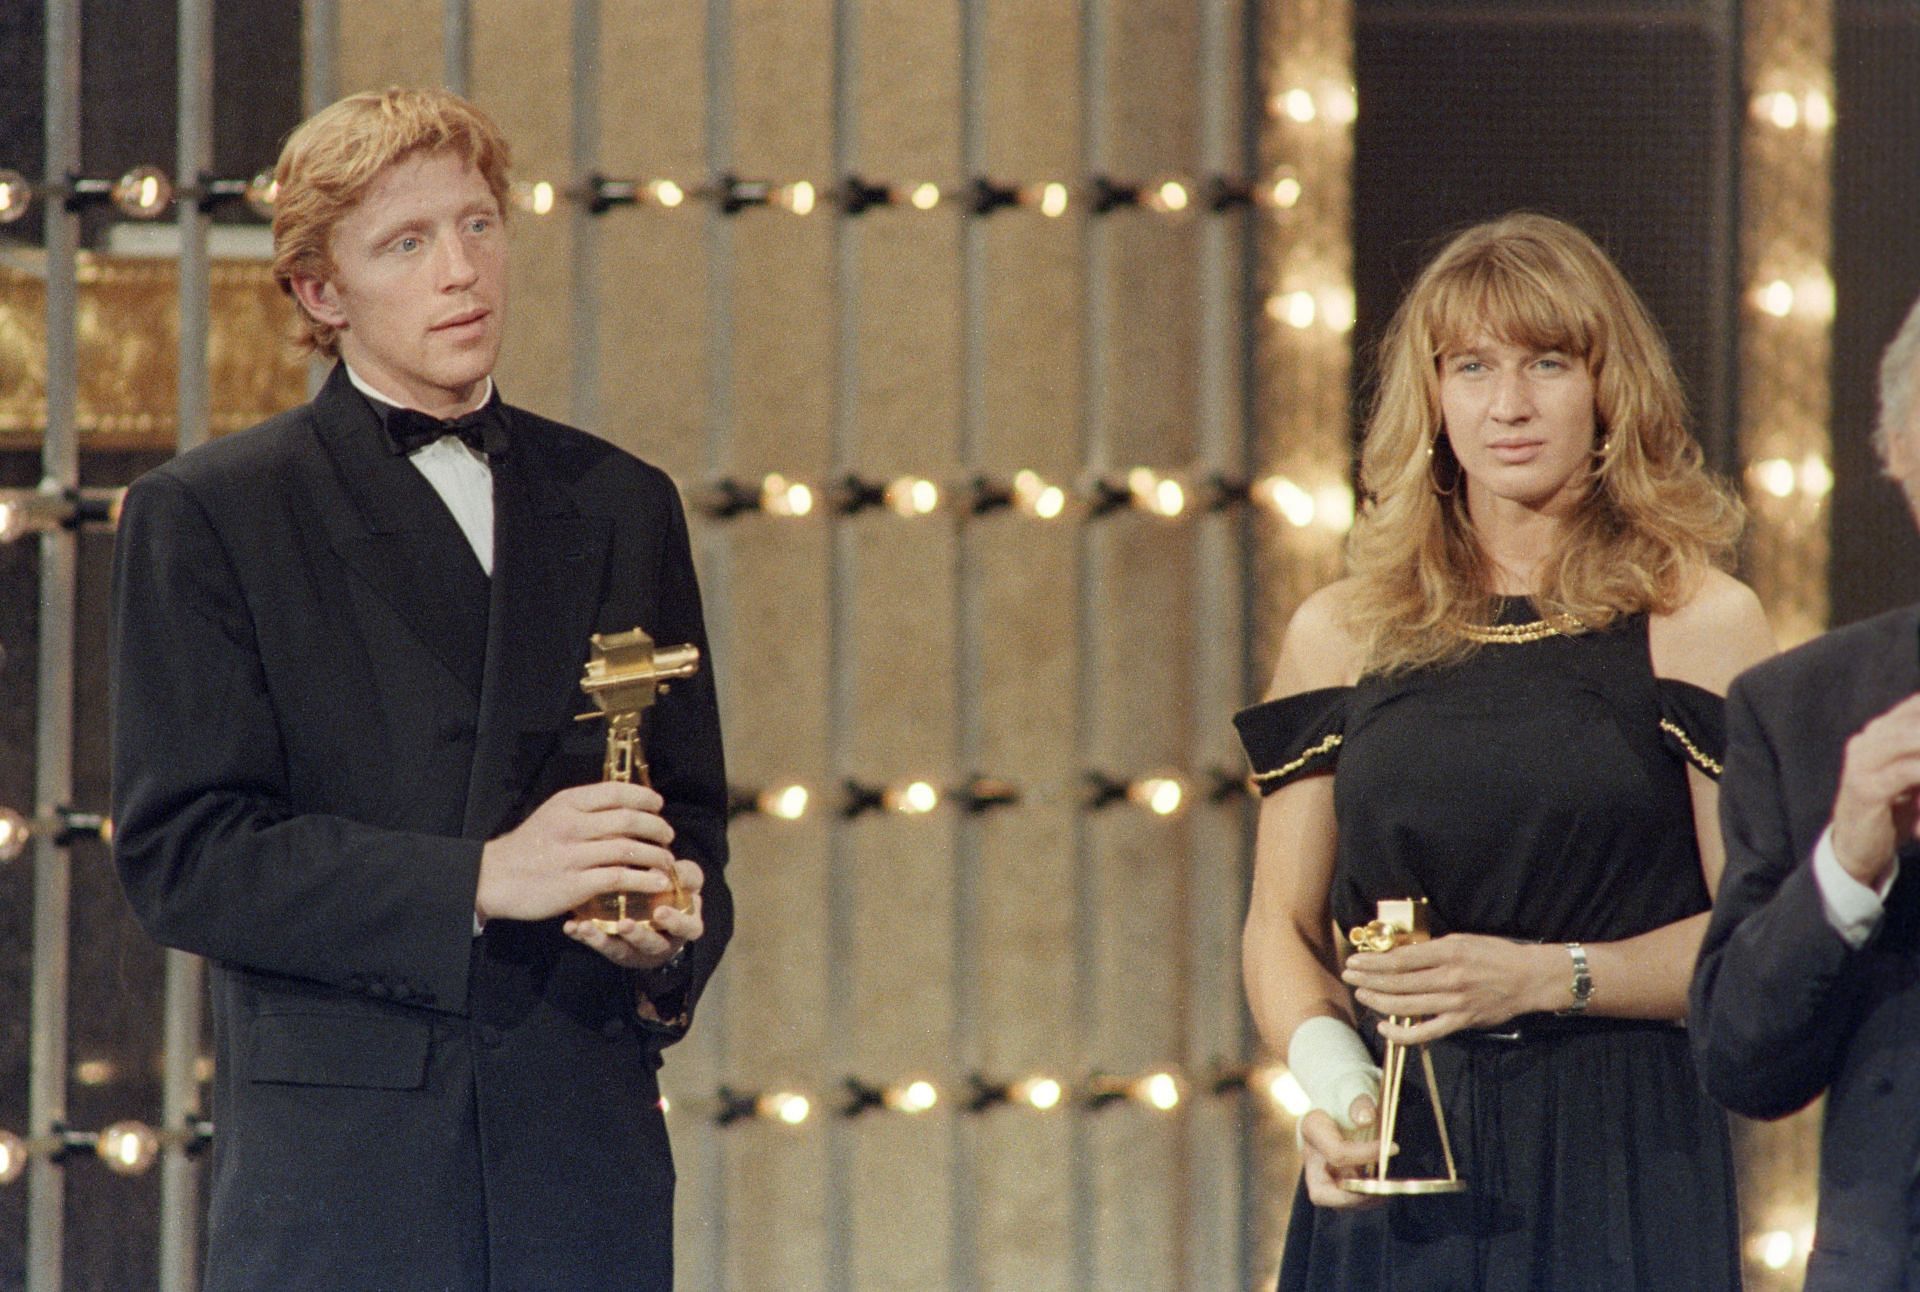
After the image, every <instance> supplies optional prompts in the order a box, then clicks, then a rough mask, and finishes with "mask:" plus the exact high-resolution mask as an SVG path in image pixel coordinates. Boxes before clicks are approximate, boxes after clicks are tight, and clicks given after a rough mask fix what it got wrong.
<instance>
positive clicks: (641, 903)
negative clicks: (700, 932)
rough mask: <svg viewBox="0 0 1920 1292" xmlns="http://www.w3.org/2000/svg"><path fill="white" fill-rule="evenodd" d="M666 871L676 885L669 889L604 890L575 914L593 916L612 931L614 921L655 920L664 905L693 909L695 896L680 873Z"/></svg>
mask: <svg viewBox="0 0 1920 1292" xmlns="http://www.w3.org/2000/svg"><path fill="white" fill-rule="evenodd" d="M662 873H663V874H665V875H666V876H667V878H668V879H669V880H670V881H671V882H672V884H673V887H671V888H669V889H668V890H667V891H666V892H664V893H602V894H600V896H598V897H595V898H593V899H591V900H590V901H588V902H587V903H586V904H585V905H584V906H582V907H580V908H579V909H578V910H576V911H574V913H573V918H575V919H576V920H589V921H591V922H592V923H593V924H595V925H597V926H598V927H599V929H600V931H601V932H602V933H611V932H613V928H614V925H616V924H618V923H619V922H620V921H621V920H632V921H633V922H634V923H636V924H650V923H652V922H653V913H654V912H655V911H657V910H659V909H660V908H661V907H663V906H671V907H673V908H674V909H676V910H681V911H692V910H693V898H692V897H690V896H688V894H687V890H686V886H685V885H683V884H682V883H681V882H680V876H679V875H678V874H676V873H675V872H673V871H671V870H666V871H663V872H662Z"/></svg>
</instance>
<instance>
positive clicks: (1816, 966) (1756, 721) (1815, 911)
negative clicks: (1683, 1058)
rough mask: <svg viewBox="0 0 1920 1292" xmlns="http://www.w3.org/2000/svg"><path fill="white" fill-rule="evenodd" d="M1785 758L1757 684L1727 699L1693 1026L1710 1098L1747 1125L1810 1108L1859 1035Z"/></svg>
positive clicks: (1847, 969)
mask: <svg viewBox="0 0 1920 1292" xmlns="http://www.w3.org/2000/svg"><path fill="white" fill-rule="evenodd" d="M1789 789H1790V787H1789V786H1788V785H1787V784H1786V777H1785V776H1784V775H1783V772H1782V767H1781V762H1780V758H1779V753H1778V750H1777V748H1776V746H1775V744H1774V742H1773V740H1772V739H1771V738H1770V734H1769V732H1768V731H1767V729H1766V726H1765V723H1764V721H1763V719H1762V716H1761V714H1760V712H1759V711H1757V710H1756V709H1755V706H1754V703H1753V696H1752V693H1751V689H1750V687H1749V685H1748V679H1746V678H1742V679H1741V680H1739V681H1737V682H1736V683H1735V684H1734V686H1733V689H1732V690H1731V691H1730V692H1729V693H1728V696H1727V758H1726V772H1725V774H1724V775H1723V776H1722V777H1721V781H1720V824H1721V833H1722V835H1723V836H1724V838H1725V840H1726V849H1727V864H1726V871H1725V873H1724V875H1723V876H1722V878H1721V881H1720V892H1719V896H1718V897H1717V898H1716V899H1715V903H1714V909H1713V917H1712V919H1711V921H1710V922H1709V924H1708V926H1707V934H1706V938H1705V940H1704V941H1703V942H1702V944H1701V948H1700V962H1699V965H1698V967H1697V968H1696V970H1695V972H1694V978H1693V989H1692V1001H1691V1010H1690V1014H1689V1019H1688V1027H1689V1029H1690V1031H1691V1033H1692V1038H1693V1049H1694V1056H1695V1059H1696V1061H1697V1062H1698V1065H1699V1068H1700V1075H1701V1078H1702V1080H1703V1081H1704V1082H1705V1083H1706V1087H1707V1090H1708V1091H1709V1092H1710V1093H1711V1094H1712V1095H1713V1097H1714V1098H1715V1099H1717V1100H1719V1101H1720V1102H1721V1103H1722V1104H1724V1105H1726V1106H1727V1107H1728V1108H1731V1109H1732V1110H1733V1111H1735V1112H1738V1113H1742V1114H1745V1115H1746V1116H1749V1117H1781V1116H1785V1115H1786V1114H1787V1113H1790V1112H1794V1111H1795V1110H1797V1109H1799V1108H1802V1107H1804V1106H1805V1105H1806V1104H1807V1103H1809V1102H1810V1101H1811V1100H1813V1099H1814V1098H1815V1097H1816V1096H1818V1095H1819V1094H1820V1093H1821V1092H1822V1091H1823V1090H1825V1089H1826V1088H1827V1086H1828V1085H1829V1084H1830V1082H1831V1081H1832V1079H1833V1075H1834V1073H1835V1071H1836V1069H1837V1067H1838V1064H1839V1060H1840V1058H1841V1053H1842V1050H1843V1047H1844V1046H1845V1043H1846V1040H1847V1038H1848V1036H1849V1035H1851V1033H1852V1030H1853V1023H1854V1017H1855V1014H1856V1012H1857V1009H1856V1000H1857V996H1858V992H1857V984H1858V977H1859V975H1858V972H1857V965H1858V959H1859V954H1858V953H1857V952H1855V951H1854V950H1853V949H1852V948H1850V947H1849V946H1848V945H1847V943H1846V942H1845V940H1843V939H1842V938H1841V936H1840V935H1839V934H1838V933H1837V932H1835V931H1834V929H1833V926H1832V925H1830V924H1829V923H1828V922H1827V918H1826V911H1825V908H1824V906H1823V904H1822V902H1821V899H1820V890H1819V887H1818V885H1817V884H1816V882H1815V880H1814V877H1813V866H1812V861H1811V856H1810V852H1811V845H1810V844H1809V845H1808V848H1807V851H1808V853H1809V855H1807V856H1802V855H1801V851H1802V850H1801V848H1799V847H1798V846H1796V844H1795V842H1794V840H1793V838H1792V833H1791V830H1790V828H1789V825H1788V816H1787V803H1788V799H1787V797H1786V796H1787V794H1788V792H1789Z"/></svg>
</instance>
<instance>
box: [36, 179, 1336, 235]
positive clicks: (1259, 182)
mask: <svg viewBox="0 0 1920 1292" xmlns="http://www.w3.org/2000/svg"><path fill="white" fill-rule="evenodd" d="M1304 195H1305V190H1304V188H1303V187H1302V184H1301V180H1300V177H1299V175H1298V174H1297V173H1295V172H1294V171H1293V170H1292V168H1290V167H1281V168H1279V169H1278V170H1277V171H1276V172H1275V173H1274V174H1272V175H1269V176H1265V177H1262V178H1249V177H1246V176H1234V175H1207V176H1197V177H1196V176H1186V175H1160V176H1155V177H1151V178H1148V179H1128V178H1121V177H1116V176H1111V175H1093V176H1089V177H1087V178H1086V179H1084V180H1077V181H1069V180H1058V179H1055V180H1033V181H1020V180H1006V179H998V178H994V177H990V176H984V175H983V176H975V177H973V178H971V179H968V180H965V181H963V182H961V183H958V184H939V183H935V182H933V181H931V180H917V181H908V182H897V181H887V180H878V179H871V178H867V177H863V176H860V175H847V176H844V177H842V178H840V179H837V180H833V181H829V182H827V183H822V184H816V183H814V182H813V181H812V180H806V179H793V180H774V179H752V178H745V177H742V176H739V175H732V174H722V175H715V176H711V177H709V178H706V179H701V180H690V181H687V182H685V183H682V182H681V181H679V180H674V179H667V178H622V177H618V176H610V175H589V176H587V177H586V178H584V179H581V180H578V181H574V182H564V181H563V182H560V183H555V182H553V181H551V180H518V181H515V182H514V183H513V185H512V187H511V190H510V193H509V197H510V200H511V201H512V203H513V205H514V206H515V208H517V209H518V210H521V211H524V212H526V213H528V214H530V215H533V216H536V217H538V216H544V215H550V214H552V213H553V212H554V211H556V210H558V209H559V208H560V206H561V205H562V204H563V203H569V202H570V203H576V204H578V205H581V206H583V207H585V208H586V210H587V211H588V212H589V213H591V214H593V215H605V214H607V213H608V212H611V211H615V210H620V209H622V208H626V207H650V208H654V209H657V210H663V211H673V210H677V209H680V208H682V207H687V206H695V205H699V204H702V203H705V204H709V205H711V206H713V207H714V208H715V209H717V210H718V211H720V212H721V213H722V214H723V215H738V214H740V213H741V212H743V211H749V210H754V209H757V208H766V209H770V210H776V211H783V212H786V213H787V214H789V215H795V216H807V215H813V214H815V213H819V212H835V213H838V214H841V215H846V216H860V215H865V214H867V213H868V212H870V211H879V210H902V211H923V212H924V211H934V210H943V209H958V210H960V211H961V212H963V213H965V214H968V215H975V216H988V215H993V214H995V213H996V212H1002V211H1023V210H1024V211H1033V212H1036V213H1038V214H1039V215H1041V216H1044V217H1046V218H1048V219H1058V218H1060V217H1061V216H1064V215H1066V214H1068V213H1069V212H1071V211H1074V210H1085V211H1087V212H1089V213H1091V214H1093V215H1109V214H1112V213H1114V212H1117V211H1129V210H1137V211H1146V212H1150V213H1152V214H1155V215H1162V216H1189V215H1206V214H1211V215H1220V214H1225V213H1229V212H1234V211H1242V210H1247V209H1260V210H1266V211H1272V212H1276V213H1280V214H1284V213H1285V212H1287V211H1291V210H1293V209H1294V208H1295V207H1296V206H1298V205H1299V203H1300V201H1301V199H1302V197H1303V196H1304ZM277 196H278V186H277V185H276V184H275V183H274V180H273V175H272V172H270V171H260V172H258V173H257V174H254V175H252V176H245V177H235V176H226V177H223V176H216V175H210V174H202V175H199V176H197V177H196V178H195V179H194V180H193V182H192V183H189V184H186V185H182V186H176V185H175V184H174V182H173V180H172V179H171V177H169V175H168V174H167V172H166V171H165V170H164V169H162V168H161V167H159V166H154V165H139V166H134V167H131V168H130V169H128V170H126V171H125V172H123V173H121V174H120V175H117V176H111V175H68V176H64V177H61V178H57V179H52V180H49V181H47V182H45V183H40V184H36V183H34V182H33V181H31V180H29V179H28V178H27V177H26V176H25V175H23V174H22V173H21V172H20V171H18V170H13V169H7V168H0V224H8V223H12V222H14V221H16V220H19V219H22V218H24V217H25V216H26V215H27V214H28V212H29V211H31V210H32V208H33V205H34V203H35V201H36V200H38V201H58V202H60V203H61V205H62V206H63V207H65V209H67V210H69V211H79V210H84V209H86V208H88V207H93V206H101V205H111V206H113V207H114V208H115V209H116V210H118V211H119V212H120V213H121V214H122V215H124V216H126V217H127V218H128V219H133V220H157V219H160V218H161V217H163V216H165V215H166V214H167V213H168V211H170V210H171V209H173V208H174V207H175V206H176V205H177V204H179V203H188V204H191V205H192V206H194V207H196V208H197V209H199V210H201V211H203V212H213V211H218V210H223V209H244V210H247V211H250V212H252V213H253V214H254V215H256V216H258V217H259V218H261V219H271V218H272V216H273V208H274V202H275V200H276V198H277Z"/></svg>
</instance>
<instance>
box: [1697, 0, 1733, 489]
mask: <svg viewBox="0 0 1920 1292" xmlns="http://www.w3.org/2000/svg"><path fill="white" fill-rule="evenodd" d="M1741 8H1742V5H1741V4H1740V3H1739V0H1708V2H1707V3H1706V4H1705V5H1704V6H1703V12H1702V15H1701V20H1702V22H1703V24H1704V25H1705V27H1706V30H1707V33H1708V36H1709V38H1710V41H1711V44H1712V46H1713V48H1714V50H1715V57H1714V70H1713V80H1714V91H1715V92H1714V94H1713V95H1712V101H1713V102H1714V103H1716V104H1720V105H1723V106H1722V107H1721V108H1720V110H1719V111H1717V112H1714V113H1713V115H1712V117H1711V119H1710V120H1709V123H1708V129H1709V130H1710V131H1711V132H1712V135H1713V144H1712V150H1711V157H1712V161H1711V162H1710V163H1709V164H1710V166H1711V168H1712V171H1711V176H1710V178H1709V180H1708V192H1709V193H1710V195H1711V196H1710V198H1709V201H1710V202H1711V203H1712V207H1713V211H1712V221H1711V224H1710V227H1711V228H1712V229H1713V230H1714V235H1713V236H1712V237H1711V238H1709V239H1708V240H1707V246H1706V260H1707V266H1708V268H1707V274H1706V278H1707V282H1708V284H1709V287H1708V289H1707V290H1708V300H1709V301H1711V302H1712V308H1710V309H1708V310H1707V326H1708V328H1709V329H1711V331H1712V347H1711V351H1710V354H1711V357H1710V359H1709V361H1708V368H1707V370H1708V372H1710V373H1711V374H1712V380H1711V381H1710V382H1709V383H1708V386H1707V389H1706V392H1705V395H1704V397H1703V398H1702V399H1701V401H1700V403H1701V407H1700V410H1699V412H1700V416H1699V418H1698V419H1697V421H1696V422H1695V426H1694V432H1695V434H1696V435H1698V436H1700V438H1701V439H1702V440H1704V441H1705V448H1706V452H1707V461H1708V462H1709V463H1710V464H1711V465H1712V466H1713V467H1714V468H1715V469H1716V470H1718V471H1720V472H1722V473H1724V474H1726V475H1729V476H1735V475H1737V474H1738V473H1739V470H1740V467H1741V465H1742V464H1741V462H1740V460H1739V459H1740V451H1739V444H1738V440H1739V429H1740V329H1739V326H1738V325H1739V319H1740V255H1739V251H1740V123H1741V121H1742V119H1743V114H1742V113H1741V111H1740V108H1741V106H1742V105H1743V104H1744V102H1745V97H1746V96H1745V95H1743V94H1742V93H1741V92H1740V75H1741V62H1742V60H1741V42H1740V11H1741Z"/></svg>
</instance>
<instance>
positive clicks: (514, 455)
mask: <svg viewBox="0 0 1920 1292" xmlns="http://www.w3.org/2000/svg"><path fill="white" fill-rule="evenodd" d="M506 413H507V416H508V418H509V425H510V426H511V427H512V431H511V434H512V436H513V447H512V450H511V451H510V452H509V454H508V455H507V457H506V458H505V459H504V460H502V461H501V462H499V463H497V464H496V465H495V467H494V473H493V507H494V544H493V602H492V613H491V617H490V619H489V622H488V629H487V654H486V671H485V678H484V681H483V682H482V684H481V689H480V719H479V731H478V735H477V737H476V740H475V747H474V757H473V773H472V778H471V780H470V781H469V782H468V786H467V810H466V830H465V832H466V834H467V836H468V837H469V838H488V837H490V836H491V835H492V834H493V833H494V832H495V831H496V830H497V829H498V827H499V826H500V824H501V822H502V820H503V819H504V818H505V817H506V815H507V813H509V812H510V811H512V810H513V808H514V807H515V806H516V805H517V804H518V803H519V802H520V799H521V796H522V795H523V794H524V793H525V791H526V788H527V786H528V785H529V784H530V783H531V782H532V780H533V779H534V776H535V774H536V773H537V771H538V769H539V766H540V764H541V763H542V762H543V761H544V759H545V758H546V756H547V754H548V753H549V752H550V750H551V747H552V745H553V742H554V741H555V740H556V739H557V738H558V735H557V733H560V732H564V731H566V730H567V729H568V728H569V727H570V726H571V724H572V719H573V716H574V715H575V714H578V713H581V712H583V711H584V710H586V709H589V708H591V707H592V705H591V702H590V701H589V700H588V699H587V698H586V697H585V696H584V695H582V694H581V693H580V675H581V670H582V668H583V667H584V665H585V663H586V657H587V639H588V637H589V636H590V635H591V634H592V633H593V632H594V618H595V610H596V607H597V606H598V605H599V601H600V595H601V585H602V583H603V581H604V579H605V574H606V560H607V549H608V541H609V530H608V525H607V522H606V521H605V520H604V519H603V518H597V517H586V516H582V515H580V514H579V512H578V511H577V510H576V509H575V507H574V505H573V503H572V501H571V500H570V499H569V498H568V497H567V495H566V493H565V491H564V490H563V489H562V488H561V486H560V483H559V481H558V480H557V479H556V478H555V477H554V476H553V475H552V473H550V472H549V471H548V470H547V469H546V468H545V466H544V464H543V460H542V457H541V454H540V452H539V448H540V446H539V445H538V444H537V443H531V442H528V436H527V432H526V430H525V425H526V423H525V419H520V418H515V417H514V416H513V410H512V409H511V408H508V409H507V410H506Z"/></svg>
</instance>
